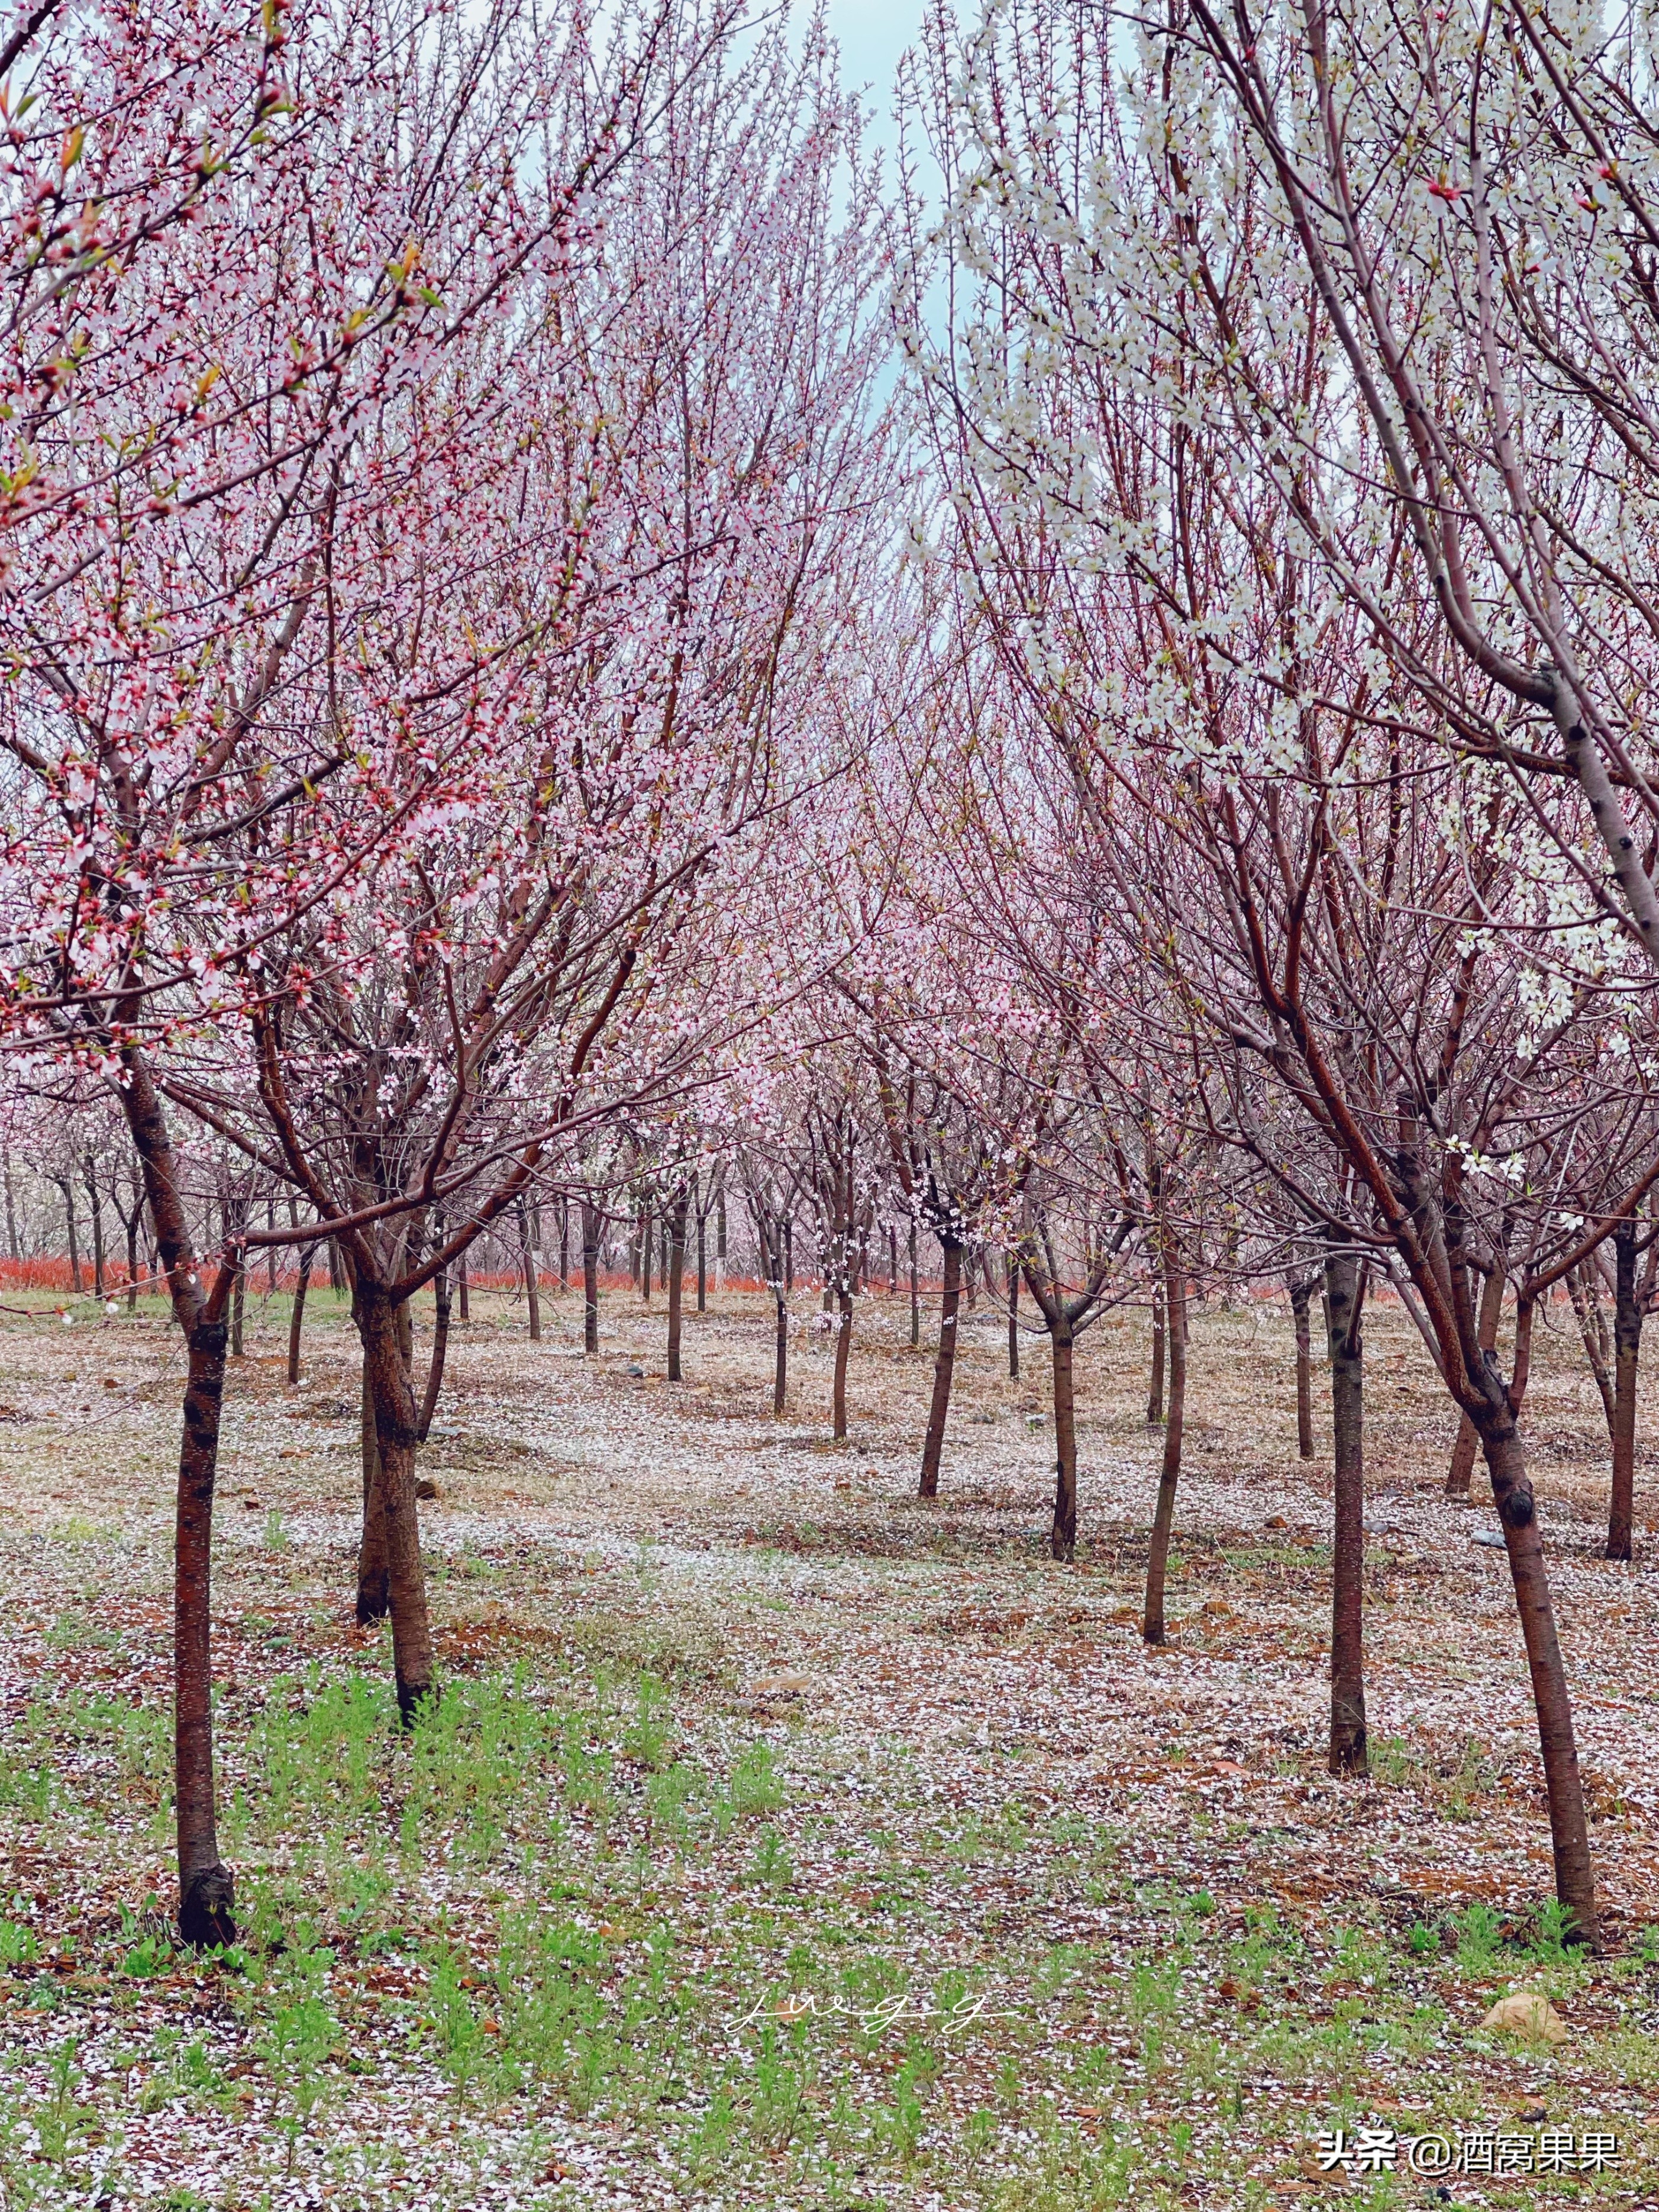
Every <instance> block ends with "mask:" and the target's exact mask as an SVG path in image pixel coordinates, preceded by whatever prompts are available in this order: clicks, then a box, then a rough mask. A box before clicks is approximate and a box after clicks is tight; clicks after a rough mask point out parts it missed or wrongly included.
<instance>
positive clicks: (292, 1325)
mask: <svg viewBox="0 0 1659 2212" xmlns="http://www.w3.org/2000/svg"><path fill="white" fill-rule="evenodd" d="M316 1251H317V1247H316V1246H315V1245H314V1244H307V1245H305V1246H304V1247H302V1249H301V1253H300V1279H299V1281H298V1282H297V1283H296V1284H295V1286H294V1310H293V1312H292V1313H291V1314H289V1317H288V1379H289V1382H290V1383H297V1382H298V1381H299V1379H300V1334H301V1330H302V1329H303V1328H304V1327H305V1319H306V1292H307V1291H308V1290H309V1289H310V1288H311V1267H312V1261H313V1258H314V1257H315V1255H316Z"/></svg>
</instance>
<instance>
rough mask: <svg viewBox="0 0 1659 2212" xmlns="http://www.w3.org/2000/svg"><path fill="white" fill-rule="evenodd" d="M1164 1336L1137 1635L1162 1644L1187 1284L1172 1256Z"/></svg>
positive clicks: (1182, 1416) (1183, 1400)
mask: <svg viewBox="0 0 1659 2212" xmlns="http://www.w3.org/2000/svg"><path fill="white" fill-rule="evenodd" d="M1164 1337H1165V1340H1166V1341H1167V1343H1168V1346H1169V1359H1170V1403H1169V1410H1168V1412H1167V1413H1166V1414H1165V1416H1164V1464H1163V1467H1162V1468H1161V1469H1160V1470H1159V1474H1158V1510H1157V1511H1156V1512H1155V1513H1154V1514H1153V1516H1152V1548H1151V1550H1150V1551H1149V1552H1148V1553H1147V1558H1146V1617H1145V1619H1144V1620H1143V1621H1142V1623H1141V1630H1140V1632H1141V1634H1142V1636H1143V1637H1144V1638H1146V1642H1147V1643H1148V1644H1162V1643H1163V1641H1164V1634H1165V1628H1164V1583H1165V1580H1166V1578H1167V1577H1168V1574H1169V1568H1170V1530H1171V1529H1172V1528H1174V1526H1175V1501H1176V1483H1177V1482H1178V1480H1180V1476H1181V1432H1182V1425H1183V1424H1184V1422H1185V1420H1186V1416H1187V1285H1186V1283H1185V1281H1184V1280H1183V1279H1182V1273H1181V1269H1180V1267H1179V1266H1178V1264H1177V1263H1176V1258H1175V1255H1173V1254H1170V1255H1167V1256H1166V1258H1165V1260H1164Z"/></svg>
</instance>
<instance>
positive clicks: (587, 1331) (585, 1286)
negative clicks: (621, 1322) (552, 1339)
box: [462, 1198, 599, 1352]
mask: <svg viewBox="0 0 1659 2212" xmlns="http://www.w3.org/2000/svg"><path fill="white" fill-rule="evenodd" d="M462 1280H463V1282H465V1277H463V1278H462ZM462 1296H463V1297H465V1291H463V1292H462ZM582 1350H583V1351H584V1352H597V1351H598V1350H599V1207H598V1206H595V1205H594V1204H593V1202H592V1200H591V1199H586V1198H585V1199H584V1200H582Z"/></svg>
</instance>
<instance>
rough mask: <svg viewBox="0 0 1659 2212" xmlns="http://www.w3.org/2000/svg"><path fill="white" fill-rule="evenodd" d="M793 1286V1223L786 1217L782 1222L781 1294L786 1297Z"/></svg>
mask: <svg viewBox="0 0 1659 2212" xmlns="http://www.w3.org/2000/svg"><path fill="white" fill-rule="evenodd" d="M794 1287H795V1225H794V1223H793V1221H791V1220H789V1219H787V1218H786V1219H785V1221H784V1225H783V1294H784V1296H785V1297H788V1296H789V1294H790V1292H791V1291H793V1289H794Z"/></svg>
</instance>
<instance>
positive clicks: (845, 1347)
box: [830, 1285, 853, 1443]
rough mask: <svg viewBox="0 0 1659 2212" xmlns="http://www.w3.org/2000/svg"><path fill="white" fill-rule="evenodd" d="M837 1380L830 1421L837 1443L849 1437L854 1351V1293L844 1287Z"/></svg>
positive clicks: (838, 1311)
mask: <svg viewBox="0 0 1659 2212" xmlns="http://www.w3.org/2000/svg"><path fill="white" fill-rule="evenodd" d="M852 1349H853V1293H852V1292H851V1291H849V1290H848V1289H847V1288H845V1286H844V1285H843V1286H842V1288H840V1289H838V1290H837V1291H836V1380H835V1387H834V1390H833V1393H832V1395H831V1400H830V1421H831V1425H832V1426H833V1428H834V1431H835V1437H836V1443H844V1442H845V1441H846V1437H847V1361H848V1354H849V1353H850V1352H851V1351H852Z"/></svg>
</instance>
